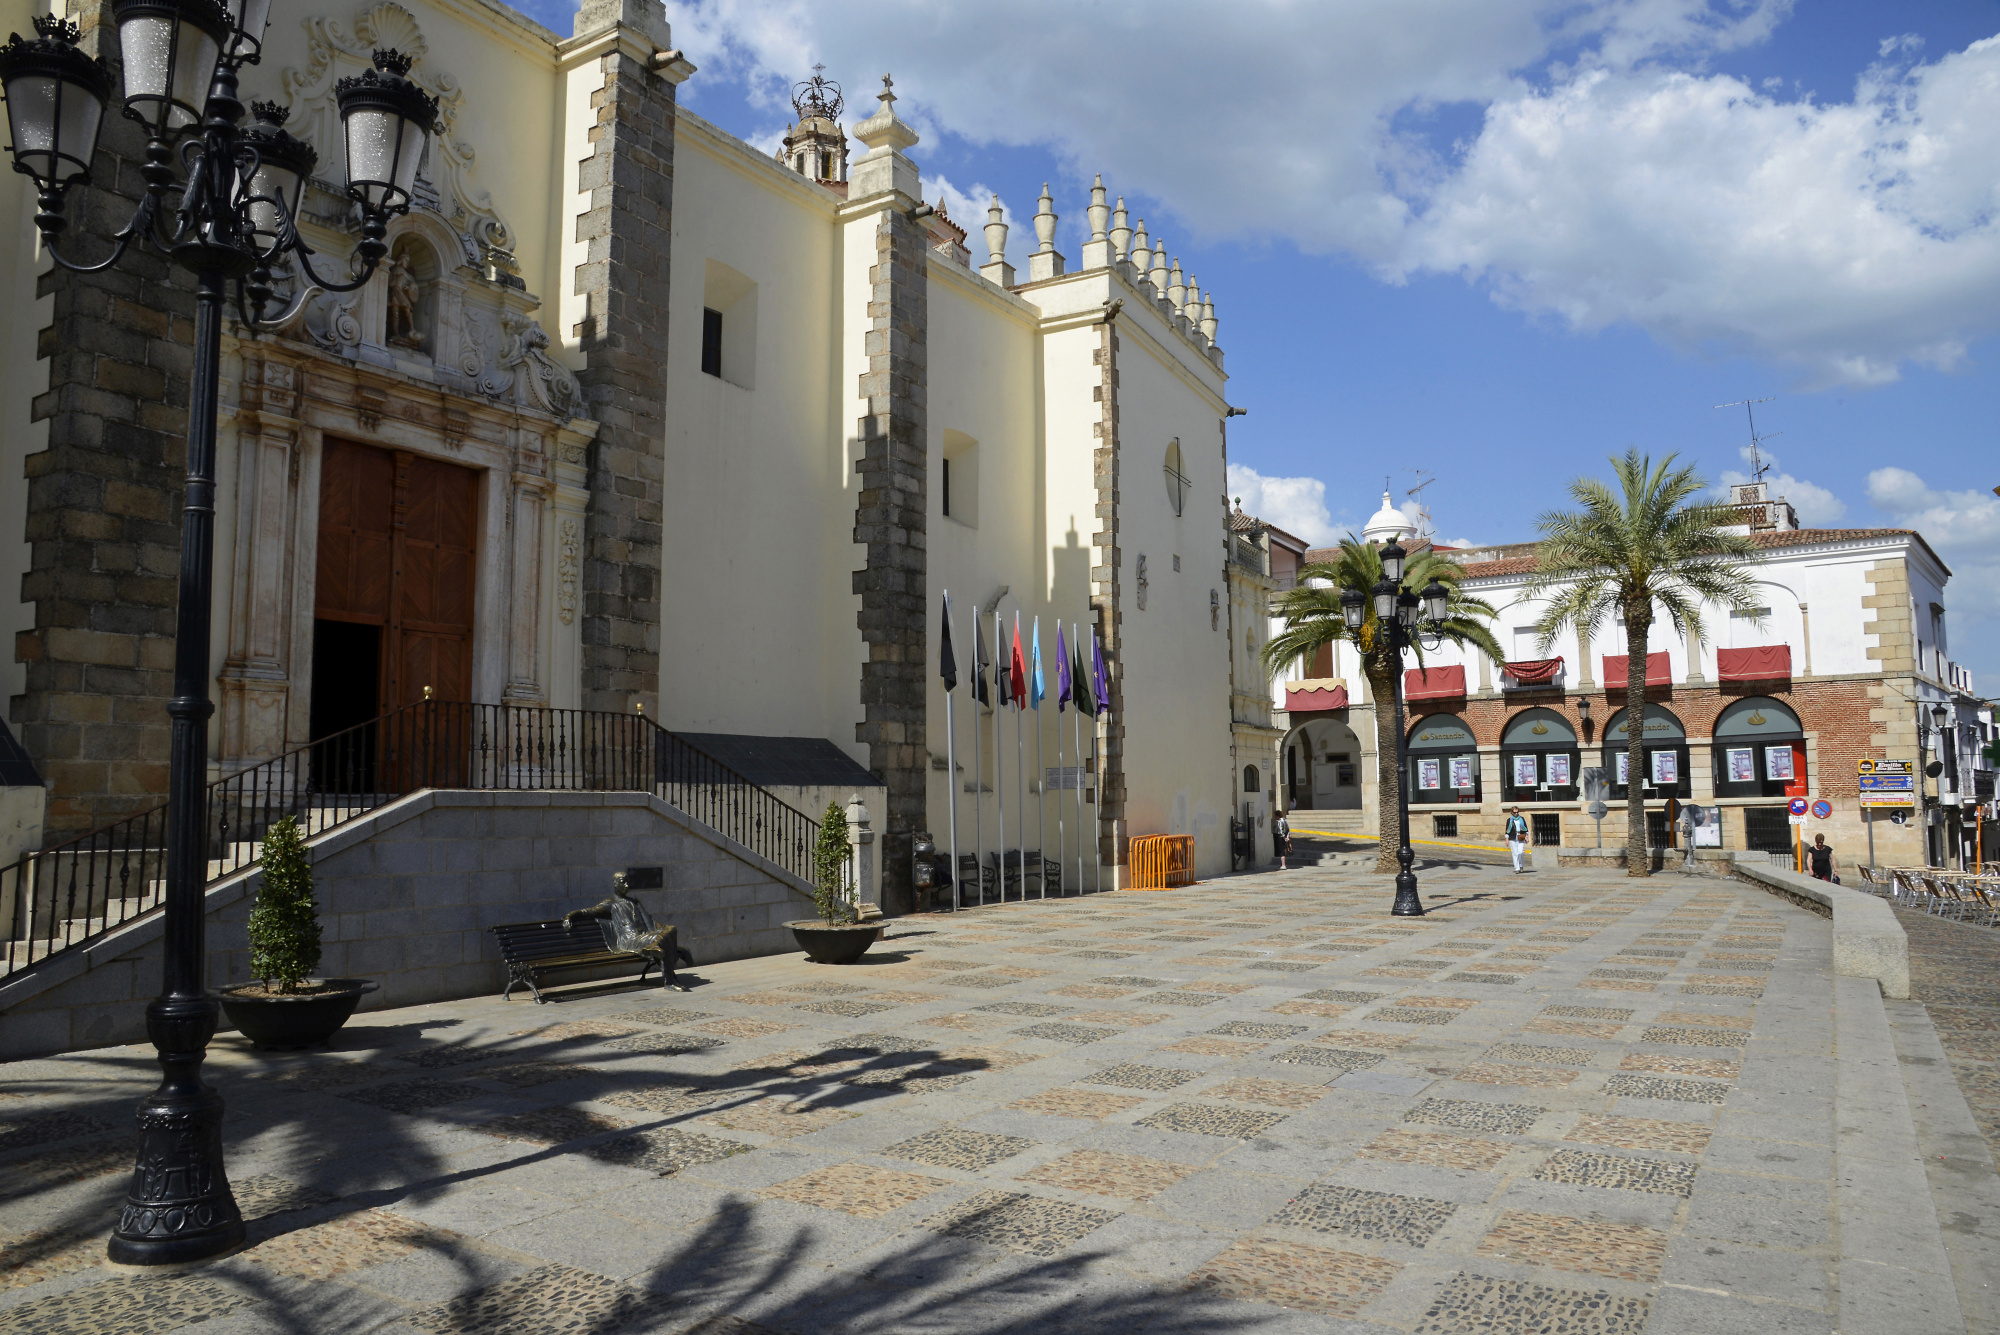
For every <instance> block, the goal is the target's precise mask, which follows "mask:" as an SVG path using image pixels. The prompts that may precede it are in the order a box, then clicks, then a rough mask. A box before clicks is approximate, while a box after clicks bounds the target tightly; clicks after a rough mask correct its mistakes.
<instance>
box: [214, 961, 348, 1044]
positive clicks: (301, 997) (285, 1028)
mask: <svg viewBox="0 0 2000 1335" xmlns="http://www.w3.org/2000/svg"><path fill="white" fill-rule="evenodd" d="M299 986H300V987H302V988H305V989H308V990H306V991H302V992H294V993H293V994H291V995H290V996H279V995H269V996H267V995H265V992H264V984H263V983H261V982H256V983H239V984H237V985H236V986H234V987H225V988H223V989H222V992H221V995H220V998H219V999H220V1000H221V1002H222V1010H223V1013H224V1014H225V1015H227V1016H228V1017H229V1022H230V1023H231V1024H233V1025H235V1026H236V1027H237V1028H238V1029H240V1030H241V1031H242V1032H243V1036H244V1037H245V1038H247V1039H249V1040H250V1041H251V1042H252V1043H254V1044H256V1045H257V1046H258V1047H260V1048H274V1049H277V1050H278V1051H281V1052H283V1051H289V1050H291V1049H293V1048H305V1047H311V1046H312V1045H313V1044H315V1043H324V1042H326V1041H327V1040H328V1039H329V1038H332V1037H333V1035H334V1034H335V1033H336V1032H337V1031H338V1030H339V1029H340V1026H342V1025H344V1024H346V1023H347V1017H348V1016H350V1015H352V1014H354V1008H355V1007H356V1006H359V1005H360V1004H361V998H362V997H364V996H366V995H367V994H368V993H370V992H373V991H375V990H376V989H377V988H379V987H380V986H381V984H380V983H377V982H373V981H371V980H369V979H366V978H308V979H306V980H305V981H304V982H302V983H300V984H299Z"/></svg>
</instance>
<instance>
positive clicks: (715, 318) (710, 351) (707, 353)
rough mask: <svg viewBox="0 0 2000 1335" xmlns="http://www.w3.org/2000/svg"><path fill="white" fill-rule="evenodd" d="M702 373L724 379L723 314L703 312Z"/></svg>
mask: <svg viewBox="0 0 2000 1335" xmlns="http://www.w3.org/2000/svg"><path fill="white" fill-rule="evenodd" d="M701 373H702V374H703V375H712V376H714V377H716V378H717V379H721V377H722V312H721V311H712V310H709V309H707V308H706V307H704V308H703V309H702V312H701Z"/></svg>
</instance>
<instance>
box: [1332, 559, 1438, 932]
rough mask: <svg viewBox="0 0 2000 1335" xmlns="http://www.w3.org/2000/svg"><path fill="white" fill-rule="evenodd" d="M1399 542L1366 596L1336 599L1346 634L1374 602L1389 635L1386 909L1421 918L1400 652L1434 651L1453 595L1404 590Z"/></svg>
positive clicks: (1352, 592) (1355, 593) (1434, 589)
mask: <svg viewBox="0 0 2000 1335" xmlns="http://www.w3.org/2000/svg"><path fill="white" fill-rule="evenodd" d="M1407 555H1408V554H1407V553H1406V552H1404V550H1403V547H1402V544H1400V543H1398V542H1397V541H1396V540H1395V539H1394V538H1391V539H1390V540H1389V542H1388V545H1386V546H1385V547H1383V548H1382V578H1381V580H1380V581H1379V582H1378V583H1377V584H1376V585H1375V587H1374V588H1373V589H1372V590H1370V591H1369V593H1368V594H1366V595H1364V594H1363V593H1362V592H1361V591H1360V590H1359V589H1349V590H1347V591H1346V592H1345V593H1343V594H1341V595H1340V614H1341V617H1342V619H1343V620H1345V621H1346V622H1347V628H1348V630H1350V631H1354V632H1358V631H1360V629H1361V627H1362V625H1363V624H1364V623H1365V622H1366V621H1367V619H1368V603H1369V601H1370V599H1371V598H1372V599H1373V601H1374V604H1375V623H1376V633H1377V634H1378V635H1383V636H1386V637H1387V641H1388V646H1389V653H1390V657H1391V663H1390V668H1391V672H1392V681H1393V683H1394V692H1395V708H1396V843H1397V848H1396V862H1397V865H1398V867H1399V868H1400V870H1398V871H1397V873H1396V903H1395V906H1394V907H1393V908H1391V909H1390V910H1389V912H1390V914H1391V916H1393V917H1397V918H1421V917H1422V916H1423V914H1424V905H1423V901H1422V900H1420V899H1418V898H1417V874H1416V872H1415V871H1414V870H1412V866H1413V864H1414V863H1415V862H1416V858H1417V855H1416V850H1415V849H1413V848H1411V847H1410V783H1409V780H1410V775H1409V761H1408V755H1409V739H1408V737H1407V736H1406V735H1405V734H1406V732H1407V728H1406V726H1405V724H1404V722H1403V650H1405V649H1407V648H1409V647H1410V646H1411V645H1412V644H1418V645H1421V646H1422V647H1424V648H1426V649H1436V648H1437V647H1438V646H1439V644H1441V643H1442V641H1441V640H1440V639H1439V638H1438V635H1437V629H1438V627H1439V626H1442V625H1443V624H1444V620H1445V617H1446V616H1448V615H1449V614H1450V609H1451V591H1450V590H1449V589H1447V588H1445V586H1444V585H1443V584H1441V583H1439V582H1438V581H1437V580H1435V579H1433V580H1432V581H1431V582H1430V583H1429V584H1427V585H1425V586H1424V591H1423V593H1422V594H1415V593H1411V592H1410V591H1408V590H1407V589H1405V588H1404V587H1403V562H1404V560H1405V559H1406V558H1407Z"/></svg>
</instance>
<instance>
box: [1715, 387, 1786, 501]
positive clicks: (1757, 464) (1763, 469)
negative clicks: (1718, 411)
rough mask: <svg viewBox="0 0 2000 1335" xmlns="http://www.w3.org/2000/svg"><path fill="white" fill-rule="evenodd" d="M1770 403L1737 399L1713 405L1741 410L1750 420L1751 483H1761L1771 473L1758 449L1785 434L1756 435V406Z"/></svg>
mask: <svg viewBox="0 0 2000 1335" xmlns="http://www.w3.org/2000/svg"><path fill="white" fill-rule="evenodd" d="M1771 402H1773V400H1772V399H1738V400H1737V401H1736V402H1734V403H1718V404H1716V405H1715V406H1716V407H1718V408H1741V409H1742V410H1743V413H1744V416H1746V417H1748V418H1749V419H1750V480H1751V481H1752V482H1762V481H1763V480H1764V474H1766V473H1768V472H1770V471H1771V465H1769V464H1767V463H1765V462H1764V452H1763V450H1762V449H1760V448H1759V447H1760V446H1762V445H1763V443H1764V442H1765V441H1767V440H1776V439H1777V438H1778V437H1779V436H1782V435H1784V434H1785V433H1784V432H1782V431H1773V432H1772V433H1771V434H1770V435H1768V436H1760V435H1758V434H1757V405H1758V404H1760V403H1771Z"/></svg>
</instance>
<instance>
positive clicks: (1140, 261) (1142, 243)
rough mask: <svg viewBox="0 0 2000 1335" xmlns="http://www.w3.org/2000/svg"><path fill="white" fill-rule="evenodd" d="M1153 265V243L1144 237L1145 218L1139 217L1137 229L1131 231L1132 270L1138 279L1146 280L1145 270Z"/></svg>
mask: <svg viewBox="0 0 2000 1335" xmlns="http://www.w3.org/2000/svg"><path fill="white" fill-rule="evenodd" d="M1152 267H1153V243H1152V242H1151V241H1148V240H1147V239H1146V220H1145V219H1144V218H1141V219H1139V230H1138V231H1136V232H1134V233H1132V272H1133V273H1134V274H1135V275H1137V277H1138V281H1140V282H1142V283H1144V282H1146V281H1148V279H1147V276H1146V271H1147V270H1149V269H1151V268H1152Z"/></svg>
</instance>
